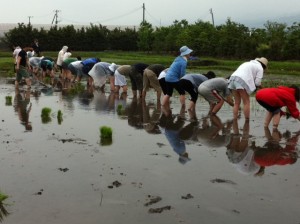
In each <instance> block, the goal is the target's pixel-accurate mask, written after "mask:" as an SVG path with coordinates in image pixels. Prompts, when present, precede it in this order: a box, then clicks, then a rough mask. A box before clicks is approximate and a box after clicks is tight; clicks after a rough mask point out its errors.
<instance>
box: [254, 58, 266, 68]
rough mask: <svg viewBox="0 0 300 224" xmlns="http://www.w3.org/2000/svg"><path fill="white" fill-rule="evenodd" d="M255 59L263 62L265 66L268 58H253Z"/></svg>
mask: <svg viewBox="0 0 300 224" xmlns="http://www.w3.org/2000/svg"><path fill="white" fill-rule="evenodd" d="M255 60H256V61H259V62H261V63H263V64H264V65H265V66H266V67H268V59H266V58H264V57H262V58H255Z"/></svg>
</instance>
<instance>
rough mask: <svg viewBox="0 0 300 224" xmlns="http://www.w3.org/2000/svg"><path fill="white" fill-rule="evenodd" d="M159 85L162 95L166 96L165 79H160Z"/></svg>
mask: <svg viewBox="0 0 300 224" xmlns="http://www.w3.org/2000/svg"><path fill="white" fill-rule="evenodd" d="M158 82H159V85H160V87H161V89H162V91H163V93H164V95H167V84H166V80H165V78H161V79H159V80H158Z"/></svg>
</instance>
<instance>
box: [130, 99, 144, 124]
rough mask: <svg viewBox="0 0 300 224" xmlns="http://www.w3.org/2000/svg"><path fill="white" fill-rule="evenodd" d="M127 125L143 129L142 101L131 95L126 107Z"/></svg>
mask: <svg viewBox="0 0 300 224" xmlns="http://www.w3.org/2000/svg"><path fill="white" fill-rule="evenodd" d="M128 125H129V126H132V127H135V128H136V129H143V128H144V126H143V103H142V100H141V99H140V98H137V97H133V98H132V101H131V103H130V105H129V107H128Z"/></svg>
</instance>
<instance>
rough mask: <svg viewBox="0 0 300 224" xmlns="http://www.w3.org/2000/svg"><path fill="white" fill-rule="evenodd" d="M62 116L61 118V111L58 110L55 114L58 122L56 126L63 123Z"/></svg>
mask: <svg viewBox="0 0 300 224" xmlns="http://www.w3.org/2000/svg"><path fill="white" fill-rule="evenodd" d="M62 116H63V113H62V112H61V110H58V112H57V122H58V124H61V122H62V121H63V118H62Z"/></svg>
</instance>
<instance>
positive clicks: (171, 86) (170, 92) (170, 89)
mask: <svg viewBox="0 0 300 224" xmlns="http://www.w3.org/2000/svg"><path fill="white" fill-rule="evenodd" d="M166 88H167V93H166V94H165V95H168V96H172V95H173V89H176V90H177V92H178V93H179V95H184V94H185V91H184V89H183V88H182V87H181V85H180V82H179V81H178V82H166Z"/></svg>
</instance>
